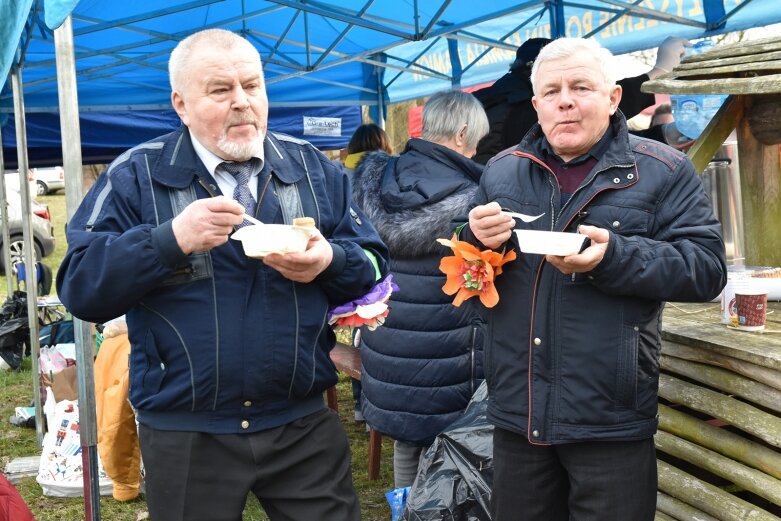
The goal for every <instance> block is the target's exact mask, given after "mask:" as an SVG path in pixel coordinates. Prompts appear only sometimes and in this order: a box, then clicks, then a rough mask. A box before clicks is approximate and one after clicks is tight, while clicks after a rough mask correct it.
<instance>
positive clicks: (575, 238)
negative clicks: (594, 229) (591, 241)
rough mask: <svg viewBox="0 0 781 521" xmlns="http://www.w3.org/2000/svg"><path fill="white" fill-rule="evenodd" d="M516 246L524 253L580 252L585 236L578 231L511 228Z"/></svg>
mask: <svg viewBox="0 0 781 521" xmlns="http://www.w3.org/2000/svg"><path fill="white" fill-rule="evenodd" d="M513 231H514V232H515V235H516V236H517V237H518V247H519V248H520V249H521V251H522V252H524V253H539V254H542V255H560V256H565V255H575V254H576V253H580V250H581V248H583V243H584V241H585V240H586V239H587V238H588V237H587V236H585V235H583V234H580V233H567V232H546V231H542V230H513Z"/></svg>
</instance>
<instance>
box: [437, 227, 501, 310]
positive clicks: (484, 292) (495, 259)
mask: <svg viewBox="0 0 781 521" xmlns="http://www.w3.org/2000/svg"><path fill="white" fill-rule="evenodd" d="M437 242H438V243H439V244H442V245H443V246H448V247H450V248H451V249H452V250H453V253H454V254H455V255H453V256H452V257H444V258H443V259H442V261H441V262H440V263H439V271H441V272H442V273H444V274H445V275H447V282H445V285H444V286H442V291H444V292H445V293H446V294H447V295H453V294H454V293H455V294H456V298H454V299H453V305H454V306H460V305H461V303H462V302H464V301H465V300H467V299H469V298H471V297H474V296H478V297H480V302H482V303H483V305H484V306H485V307H487V308H492V307H494V306H495V305H496V304H497V302H499V293H498V292H497V291H496V286H495V285H494V279H496V277H498V276H499V275H500V274H501V273H502V265H503V264H504V263H506V262H510V261H513V260H515V257H516V255H515V252H514V251H512V250H511V251H509V252H508V253H505V254H502V253H499V252H495V251H493V250H483V251H480V250H478V249H477V248H476V247H475V246H473V245H471V244H469V243H468V242H464V241H459V240H457V239H456V235H455V234H453V238H452V239H451V240H447V239H437Z"/></svg>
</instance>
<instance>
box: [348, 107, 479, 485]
mask: <svg viewBox="0 0 781 521" xmlns="http://www.w3.org/2000/svg"><path fill="white" fill-rule="evenodd" d="M487 132H488V119H487V118H486V116H485V112H484V111H483V108H482V106H481V105H480V102H478V101H477V100H476V99H475V98H474V97H473V96H472V95H471V94H467V93H464V92H460V91H448V92H441V93H438V94H435V95H434V96H432V97H431V99H430V100H429V101H428V103H427V104H426V106H425V107H424V109H423V132H422V139H411V140H409V142H408V143H407V146H406V148H405V149H404V151H403V152H402V153H401V155H400V156H398V157H392V156H390V155H388V154H386V153H384V152H374V153H371V154H369V155H367V156H366V157H365V158H364V160H363V161H362V162H361V163H360V165H359V166H358V169H357V170H356V171H355V173H354V177H353V197H354V199H355V202H356V203H357V204H358V205H359V206H360V207H361V208H362V209H363V210H364V211H365V212H366V214H367V215H368V217H369V218H370V219H371V220H372V223H373V224H374V226H375V227H376V228H377V230H378V232H379V233H380V236H381V237H382V239H383V241H384V242H385V244H386V245H387V246H388V248H389V250H390V252H391V272H392V273H393V279H394V281H395V282H396V283H397V284H398V286H399V288H400V289H399V291H398V292H396V293H394V294H393V295H392V297H391V300H390V308H391V311H390V313H389V315H388V317H387V320H386V322H385V325H384V326H382V327H380V328H378V329H376V330H375V331H367V330H365V329H364V330H363V331H362V337H361V357H362V361H363V373H362V376H361V378H362V383H363V396H362V400H361V403H362V410H363V416H364V418H365V419H366V422H367V423H368V424H369V425H370V426H371V427H372V428H374V429H376V430H377V431H379V432H382V433H383V434H386V435H388V436H390V437H392V438H394V439H395V440H396V442H395V445H394V465H393V467H394V469H393V470H394V478H395V482H396V487H405V486H409V485H411V484H412V482H413V480H414V478H415V473H416V471H417V466H418V461H419V458H420V455H421V453H422V452H423V450H424V449H425V448H426V447H427V446H428V445H430V444H431V443H432V442H433V440H434V437H435V436H436V435H437V434H439V433H440V432H441V431H442V430H443V429H444V428H445V427H447V426H448V425H449V424H450V423H452V422H453V421H454V420H455V419H456V418H458V417H459V416H460V415H461V413H462V412H463V410H464V408H465V407H466V405H467V403H468V402H469V398H470V397H471V396H472V393H473V392H474V391H475V390H476V389H477V386H478V385H479V384H480V382H481V381H482V378H483V370H482V339H483V332H482V329H483V324H484V320H483V318H482V315H481V308H480V306H479V303H477V304H475V302H474V299H473V300H470V301H467V302H466V303H464V304H462V305H461V307H455V306H453V305H452V297H449V296H447V295H445V293H443V292H442V286H443V285H444V284H445V280H446V279H445V275H444V274H443V273H442V272H440V271H439V262H440V260H441V259H442V257H443V256H447V255H450V254H451V252H450V250H449V249H448V248H446V247H444V246H441V245H440V244H439V243H437V242H436V239H438V238H447V239H449V238H450V237H451V236H452V235H453V232H454V228H455V225H454V221H456V219H459V218H460V219H464V220H465V219H466V216H467V214H468V212H469V207H470V203H471V202H472V198H473V196H474V194H475V192H476V191H477V187H478V182H479V180H480V175H481V173H482V166H481V165H478V164H477V163H475V162H474V161H472V160H471V159H470V158H471V157H472V156H473V155H474V153H475V149H476V148H477V143H478V142H479V141H480V139H481V138H482V137H483V136H484V135H485V134H486V133H487Z"/></svg>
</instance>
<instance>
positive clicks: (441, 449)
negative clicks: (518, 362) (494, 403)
mask: <svg viewBox="0 0 781 521" xmlns="http://www.w3.org/2000/svg"><path fill="white" fill-rule="evenodd" d="M487 409H488V388H487V386H486V384H485V382H483V384H481V385H480V387H479V388H478V389H477V391H476V392H475V394H474V395H473V396H472V400H471V401H470V402H469V405H468V406H467V408H466V411H464V415H463V416H461V418H459V419H458V420H456V421H455V422H453V423H452V424H451V425H450V426H449V427H448V428H447V429H445V431H444V432H442V434H439V435H438V436H437V437H436V438H435V440H434V443H433V444H432V445H431V447H429V448H428V450H426V452H425V453H424V455H423V458H422V460H421V462H420V465H419V466H418V473H417V475H416V477H415V482H414V483H413V484H412V488H411V490H410V492H409V497H408V498H407V508H406V510H405V513H404V516H405V517H404V519H405V520H407V521H429V520H430V521H434V520H445V521H490V519H491V514H490V508H489V506H490V498H491V487H492V485H493V476H494V465H493V431H494V429H493V425H491V424H490V423H488V420H487V419H486V411H487Z"/></svg>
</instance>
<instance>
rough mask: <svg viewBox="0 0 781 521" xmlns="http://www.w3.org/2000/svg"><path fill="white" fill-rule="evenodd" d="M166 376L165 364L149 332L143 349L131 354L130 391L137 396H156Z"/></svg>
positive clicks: (133, 351) (132, 351)
mask: <svg viewBox="0 0 781 521" xmlns="http://www.w3.org/2000/svg"><path fill="white" fill-rule="evenodd" d="M165 375H166V365H165V362H163V360H162V358H161V357H160V353H159V352H158V350H157V343H156V342H155V338H154V336H153V335H152V332H151V331H147V333H146V337H145V338H144V344H143V347H142V348H141V349H136V348H134V349H132V350H131V352H130V391H131V393H132V394H134V395H136V396H144V397H149V396H151V395H155V394H157V393H158V392H159V391H160V387H161V386H162V384H163V379H164V378H165ZM133 391H136V392H135V393H133ZM139 393H140V394H139ZM139 405H140V404H139Z"/></svg>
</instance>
